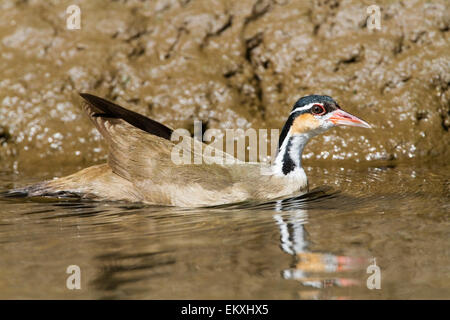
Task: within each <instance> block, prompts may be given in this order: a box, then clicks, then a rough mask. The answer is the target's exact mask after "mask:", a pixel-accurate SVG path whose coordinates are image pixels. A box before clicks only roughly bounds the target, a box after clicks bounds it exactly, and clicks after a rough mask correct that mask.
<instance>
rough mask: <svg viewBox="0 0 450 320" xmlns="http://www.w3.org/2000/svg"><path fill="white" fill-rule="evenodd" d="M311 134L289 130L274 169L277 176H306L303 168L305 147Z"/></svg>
mask: <svg viewBox="0 0 450 320" xmlns="http://www.w3.org/2000/svg"><path fill="white" fill-rule="evenodd" d="M310 138H311V137H310V135H309V134H296V135H291V132H290V131H289V132H288V133H287V134H286V136H285V137H284V139H283V141H282V144H281V145H280V147H279V150H278V154H277V157H276V158H275V162H274V164H273V166H272V171H273V173H274V174H275V175H277V176H288V177H294V178H295V177H298V178H306V176H305V172H304V170H303V168H302V153H303V149H304V147H305V146H306V144H307V143H308V141H309V139H310Z"/></svg>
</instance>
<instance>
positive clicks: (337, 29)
mask: <svg viewBox="0 0 450 320" xmlns="http://www.w3.org/2000/svg"><path fill="white" fill-rule="evenodd" d="M74 2H75V3H76V4H78V5H79V6H80V8H81V29H80V30H67V29H66V18H67V15H66V12H65V11H66V8H67V7H68V6H69V5H70V4H73V3H74ZM377 3H378V4H379V5H380V7H381V30H368V28H367V22H366V20H367V14H366V8H367V6H368V5H371V4H372V3H371V2H370V1H337V0H335V1H332V0H330V1H325V0H321V1H320V0H317V1H299V0H297V1H289V0H273V1H270V0H252V1H200V0H197V1H189V0H183V1H182V0H179V1H176V0H172V1H170V0H168V1H148V2H141V1H109V2H106V1H87V0H85V1H56V0H55V1H31V0H30V1H13V0H4V1H2V2H1V4H0V75H1V77H0V163H1V164H0V168H1V169H4V170H15V171H17V172H22V171H27V170H28V171H30V170H36V168H41V169H44V168H52V167H55V166H63V165H66V164H75V165H79V166H84V165H86V164H92V163H95V162H99V161H102V160H104V159H105V157H106V150H105V146H104V145H103V143H102V142H101V137H100V136H99V134H98V133H97V132H96V131H95V129H94V127H93V126H92V125H91V124H90V122H89V121H88V119H87V117H86V116H85V115H83V114H82V112H81V109H80V104H81V98H80V97H78V95H77V93H78V92H90V93H93V94H96V95H99V96H104V97H106V98H108V99H111V100H114V101H116V102H117V103H119V104H122V105H124V106H126V107H128V108H130V109H132V110H135V111H138V112H140V113H143V114H145V115H147V116H151V117H153V118H154V119H156V120H159V121H162V122H164V123H166V124H167V125H170V126H172V127H175V128H179V127H185V128H188V129H189V128H190V127H191V126H192V120H193V119H194V118H198V119H201V120H202V121H203V123H204V124H205V126H206V127H207V128H237V127H239V128H250V127H253V128H255V129H258V128H281V127H282V125H283V123H284V121H285V118H286V116H287V114H288V113H289V111H290V109H291V107H292V105H293V104H294V103H295V101H296V99H298V98H300V97H301V96H304V95H307V94H312V93H316V94H327V95H330V96H332V97H333V98H335V99H336V100H337V101H338V102H339V103H340V105H342V106H343V107H344V108H345V109H346V110H347V111H349V112H351V113H354V114H355V115H357V116H360V117H362V118H363V119H365V120H366V121H368V122H369V123H371V124H373V125H374V129H372V130H364V129H355V128H349V129H346V128H339V129H337V130H333V131H330V132H328V133H327V134H325V135H323V136H320V137H317V138H315V139H314V140H313V141H311V142H310V144H309V145H308V147H307V148H306V150H305V157H306V158H307V159H325V160H336V159H342V160H353V161H360V162H364V161H373V160H399V161H403V160H406V159H416V160H418V161H435V160H436V159H437V160H444V161H445V159H447V158H448V157H449V156H450V152H449V148H448V145H449V142H450V139H449V138H450V136H449V132H448V131H449V127H450V90H449V84H450V55H449V53H450V41H449V34H450V33H449V25H450V14H449V13H450V2H448V1H445V0H440V1H439V0H434V1H420V0H418V1H387V0H386V1H377Z"/></svg>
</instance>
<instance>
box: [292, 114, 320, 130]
mask: <svg viewBox="0 0 450 320" xmlns="http://www.w3.org/2000/svg"><path fill="white" fill-rule="evenodd" d="M318 126H319V121H317V120H316V118H314V116H313V115H312V114H310V113H305V114H302V115H300V116H298V117H297V118H295V120H294V123H293V124H292V133H293V134H300V133H305V132H308V131H311V130H314V129H316V128H317V127H318Z"/></svg>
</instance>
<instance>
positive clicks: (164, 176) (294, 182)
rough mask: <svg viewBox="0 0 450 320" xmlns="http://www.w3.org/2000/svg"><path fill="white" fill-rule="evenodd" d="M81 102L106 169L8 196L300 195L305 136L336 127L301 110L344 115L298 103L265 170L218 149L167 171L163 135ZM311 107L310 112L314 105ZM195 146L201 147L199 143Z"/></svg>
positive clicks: (196, 200)
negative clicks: (102, 146)
mask: <svg viewBox="0 0 450 320" xmlns="http://www.w3.org/2000/svg"><path fill="white" fill-rule="evenodd" d="M81 96H82V97H83V99H84V100H85V101H86V102H87V103H86V104H85V105H84V110H85V111H86V113H87V114H88V116H89V118H90V120H91V121H92V122H93V123H94V125H95V126H96V128H97V129H98V130H99V132H100V133H101V134H102V136H103V138H104V139H105V140H106V143H107V144H108V148H109V154H108V162H107V163H105V164H101V165H96V166H92V167H89V168H86V169H83V170H81V171H79V172H77V173H75V174H72V175H70V176H67V177H62V178H59V179H56V180H51V181H46V182H41V183H38V184H35V185H32V186H29V187H25V188H23V189H19V190H15V191H14V192H16V194H17V192H18V193H23V194H26V195H27V196H52V197H60V196H64V197H67V196H70V197H72V196H76V197H80V198H86V199H96V200H122V201H131V202H143V203H148V204H158V205H172V206H184V207H193V206H208V205H219V204H225V203H233V202H240V201H245V200H252V199H254V200H265V199H267V200H269V199H275V198H279V197H282V196H286V195H291V194H297V195H298V194H299V193H302V192H305V191H306V190H307V179H306V175H305V174H304V171H303V168H301V164H300V158H301V152H302V150H303V147H304V145H305V144H306V142H307V140H308V139H309V137H310V136H313V135H315V134H318V133H320V132H323V131H324V130H326V129H328V128H329V127H331V126H334V125H335V122H336V121H338V120H336V119H338V118H337V117H334V118H333V119H334V120H333V121H334V122H333V124H331V122H329V121H328V120H327V119H328V118H323V117H322V114H321V115H320V117H317V116H314V115H313V114H314V111H310V110H309V105H312V103H310V100H311V99H312V98H314V97H316V100H317V99H318V100H317V101H322V100H323V102H322V103H323V104H324V107H323V109H324V110H325V107H326V108H327V110H328V113H329V114H330V115H333V113H334V111H337V110H339V112H340V114H342V113H345V112H344V111H342V110H341V109H339V107H338V106H337V104H336V103H335V102H334V100H332V99H331V98H329V97H326V96H308V97H305V98H302V99H304V100H305V101H304V103H303V102H302V99H300V100H299V101H298V102H297V103H296V105H295V106H294V111H293V112H291V115H290V118H289V119H288V122H287V124H288V123H291V124H292V123H294V126H293V129H292V130H291V128H290V127H287V126H285V128H284V129H283V132H284V133H283V139H284V141H285V143H283V145H281V143H282V142H283V141H280V150H279V154H278V156H277V159H276V161H275V164H274V165H273V167H271V168H270V170H267V168H266V169H265V170H264V169H262V167H261V165H260V164H258V163H245V162H242V161H239V160H237V159H235V158H233V157H232V156H231V155H229V154H225V153H223V152H222V151H219V150H215V153H214V156H205V155H204V154H203V153H202V154H201V155H200V156H201V157H202V164H175V163H174V162H173V161H172V159H171V151H172V149H173V148H174V146H175V145H176V142H173V141H171V140H170V138H171V136H172V133H173V130H172V129H171V128H169V127H167V126H165V125H163V124H161V123H159V122H157V121H154V120H152V119H149V118H146V117H144V116H142V115H140V114H138V113H135V112H132V111H130V110H127V109H125V108H122V107H120V106H118V105H116V104H114V103H111V102H109V101H107V100H104V99H102V98H99V97H96V96H93V95H90V94H81ZM312 101H315V100H312ZM333 103H334V104H335V105H334V104H333ZM305 105H306V106H305ZM314 106H315V107H316V108H317V105H316V104H314ZM296 108H297V109H296ZM303 109H305V110H306V109H308V110H306V111H304V110H303ZM311 110H313V109H311ZM319 111H320V110H319ZM305 112H306V113H307V114H306V115H305ZM324 112H325V111H324ZM345 114H346V113H345ZM327 117H328V116H327ZM291 118H292V119H291ZM354 118H355V119H357V118H356V117H354ZM330 119H331V118H330ZM346 119H347V120H346V121H347V122H348V118H346ZM294 120H295V121H294ZM303 120H304V121H303ZM358 120H359V119H358ZM355 121H356V120H355ZM360 121H362V120H360ZM361 123H363V121H362V122H361ZM364 124H365V123H364ZM365 125H367V124H365ZM291 126H292V125H291ZM322 127H323V128H322ZM303 131H305V132H303ZM306 131H308V132H306ZM184 139H189V140H188V141H189V142H190V143H191V145H193V144H202V143H201V142H199V141H197V140H195V139H193V138H191V137H184ZM287 142H289V143H287ZM202 147H203V148H204V147H206V145H204V144H202ZM194 150H198V149H197V148H190V149H189V150H186V151H187V152H190V155H191V158H193V156H194V154H193V153H194ZM201 150H203V149H201ZM293 151H294V152H296V153H295V154H293ZM214 157H222V159H223V157H226V158H227V159H233V160H234V163H233V164H215V163H214V164H206V163H212V162H213V161H211V160H213V159H214ZM208 160H209V161H208Z"/></svg>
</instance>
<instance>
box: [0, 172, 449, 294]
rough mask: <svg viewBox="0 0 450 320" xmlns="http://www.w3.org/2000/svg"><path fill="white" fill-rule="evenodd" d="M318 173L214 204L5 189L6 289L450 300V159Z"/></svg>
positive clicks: (1, 252) (11, 181)
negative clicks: (284, 194) (254, 196)
mask: <svg viewBox="0 0 450 320" xmlns="http://www.w3.org/2000/svg"><path fill="white" fill-rule="evenodd" d="M306 171H307V174H308V177H309V180H310V183H311V189H312V192H311V193H310V194H309V195H306V196H302V197H299V198H297V199H285V200H283V201H274V202H270V203H243V204H237V205H232V206H219V207H215V208H200V209H182V208H168V207H157V206H145V205H140V204H127V203H111V202H108V203H106V202H103V203H98V202H78V201H67V200H66V201H61V200H59V201H55V200H50V199H33V200H30V199H24V198H18V199H17V198H16V199H11V198H4V197H3V198H0V257H1V259H0V298H3V299H5V298H8V299H9V298H56V299H66V298H72V299H78V298H88V299H104V298H114V299H128V298H137V299H143V298H145V299H197V298H198V299H360V298H363V299H381V298H383V299H399V298H401V299H404V298H406V299H410V298H425V299H430V298H438V299H449V298H450V281H449V280H450V277H449V274H450V270H449V262H450V261H449V249H450V245H449V231H450V224H449V213H450V205H449V203H450V202H449V200H450V192H449V191H450V167H449V166H446V165H435V166H434V165H417V164H414V165H413V164H403V165H390V166H382V165H380V166H368V165H353V164H346V165H342V166H340V165H335V166H333V167H330V166H329V165H326V164H320V163H319V164H317V165H315V166H313V167H307V168H306ZM42 175H45V174H40V176H39V178H40V177H41V176H42ZM49 177H51V175H48V174H47V176H46V178H49ZM36 179H38V177H36V174H35V175H34V176H33V177H31V176H24V175H18V174H14V173H11V172H3V173H2V174H0V191H5V190H7V189H9V188H12V187H16V186H21V185H24V184H26V183H29V182H31V181H36ZM374 261H375V263H376V264H377V266H379V267H380V274H381V289H379V290H377V289H373V290H369V289H368V288H367V284H366V282H367V278H368V277H369V276H370V275H371V274H369V273H367V267H369V265H371V264H373V263H374ZM69 265H78V266H79V267H80V269H81V290H68V289H67V287H66V279H67V277H68V276H69V275H68V274H67V273H66V269H67V267H68V266H69Z"/></svg>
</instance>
